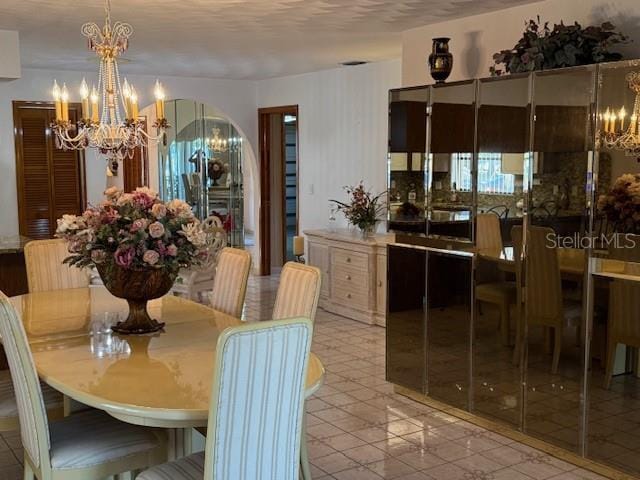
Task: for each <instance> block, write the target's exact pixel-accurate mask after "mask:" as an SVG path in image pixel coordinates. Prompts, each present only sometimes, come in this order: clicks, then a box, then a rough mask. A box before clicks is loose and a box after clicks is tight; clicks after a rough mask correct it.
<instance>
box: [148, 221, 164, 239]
mask: <svg viewBox="0 0 640 480" xmlns="http://www.w3.org/2000/svg"><path fill="white" fill-rule="evenodd" d="M164 232H165V230H164V225H162V224H161V223H160V222H153V223H152V224H151V225H149V235H151V238H160V237H161V236H163V235H164Z"/></svg>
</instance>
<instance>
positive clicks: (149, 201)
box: [133, 191, 155, 208]
mask: <svg viewBox="0 0 640 480" xmlns="http://www.w3.org/2000/svg"><path fill="white" fill-rule="evenodd" d="M153 202H155V199H154V198H152V197H150V196H149V195H147V194H146V193H143V192H138V191H136V192H135V193H134V194H133V204H134V205H137V206H139V207H140V208H151V205H153Z"/></svg>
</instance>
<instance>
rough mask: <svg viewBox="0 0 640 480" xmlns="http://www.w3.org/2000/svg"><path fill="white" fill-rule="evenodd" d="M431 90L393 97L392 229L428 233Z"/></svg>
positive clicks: (396, 93)
mask: <svg viewBox="0 0 640 480" xmlns="http://www.w3.org/2000/svg"><path fill="white" fill-rule="evenodd" d="M428 100H429V89H428V88H426V87H425V88H415V89H404V90H391V92H390V94H389V172H390V173H389V229H390V230H397V231H402V232H416V233H425V220H424V208H425V195H424V191H425V183H426V179H425V156H426V153H425V152H426V149H427V147H426V135H427V104H428V103H427V102H428Z"/></svg>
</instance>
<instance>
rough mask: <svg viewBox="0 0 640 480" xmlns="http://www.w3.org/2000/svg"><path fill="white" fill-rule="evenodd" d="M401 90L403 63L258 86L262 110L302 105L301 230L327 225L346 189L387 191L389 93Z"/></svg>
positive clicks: (340, 69)
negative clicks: (333, 200)
mask: <svg viewBox="0 0 640 480" xmlns="http://www.w3.org/2000/svg"><path fill="white" fill-rule="evenodd" d="M399 86H400V61H399V60H392V61H387V62H379V63H372V64H369V65H361V66H357V67H342V68H338V69H334V70H325V71H321V72H315V73H308V74H303V75H294V76H289V77H282V78H276V79H270V80H263V81H260V82H258V106H259V107H275V106H281V105H298V106H299V127H298V128H299V141H300V152H299V154H300V166H299V178H298V181H299V189H300V199H299V203H300V214H299V215H300V216H299V218H300V229H301V231H302V230H304V229H309V228H325V227H326V226H327V221H328V218H329V199H331V198H336V199H344V198H345V194H344V191H343V190H342V187H343V186H344V185H347V184H355V183H357V182H359V181H360V180H363V181H364V182H365V184H366V185H367V186H369V187H370V188H371V189H372V190H373V191H374V192H376V193H377V192H379V191H382V190H384V189H386V175H387V173H386V172H387V163H386V156H387V134H388V132H387V128H388V127H387V123H388V90H389V89H390V88H396V87H399ZM338 221H339V222H341V224H343V225H344V224H346V222H344V218H338Z"/></svg>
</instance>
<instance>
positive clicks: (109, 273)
mask: <svg viewBox="0 0 640 480" xmlns="http://www.w3.org/2000/svg"><path fill="white" fill-rule="evenodd" d="M96 268H97V269H98V273H100V277H101V278H102V281H103V282H104V286H105V287H106V288H107V290H109V292H110V293H111V295H113V296H114V297H118V298H123V299H125V300H126V301H127V303H128V304H129V315H128V316H127V319H126V320H125V321H124V322H118V323H117V324H116V325H114V326H112V327H111V330H113V331H114V332H116V333H120V334H125V335H142V334H145V333H153V332H157V331H159V330H162V329H163V328H164V323H160V322H158V321H157V320H155V319H153V318H151V317H150V316H149V312H147V302H148V301H149V300H153V299H154V298H160V297H162V296H164V295H166V294H167V293H169V290H171V287H173V283H174V282H175V280H176V277H177V276H178V271H177V270H176V271H173V270H167V269H162V268H157V269H156V268H154V269H143V270H130V269H126V268H122V267H119V266H118V265H116V264H100V265H96Z"/></svg>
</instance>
